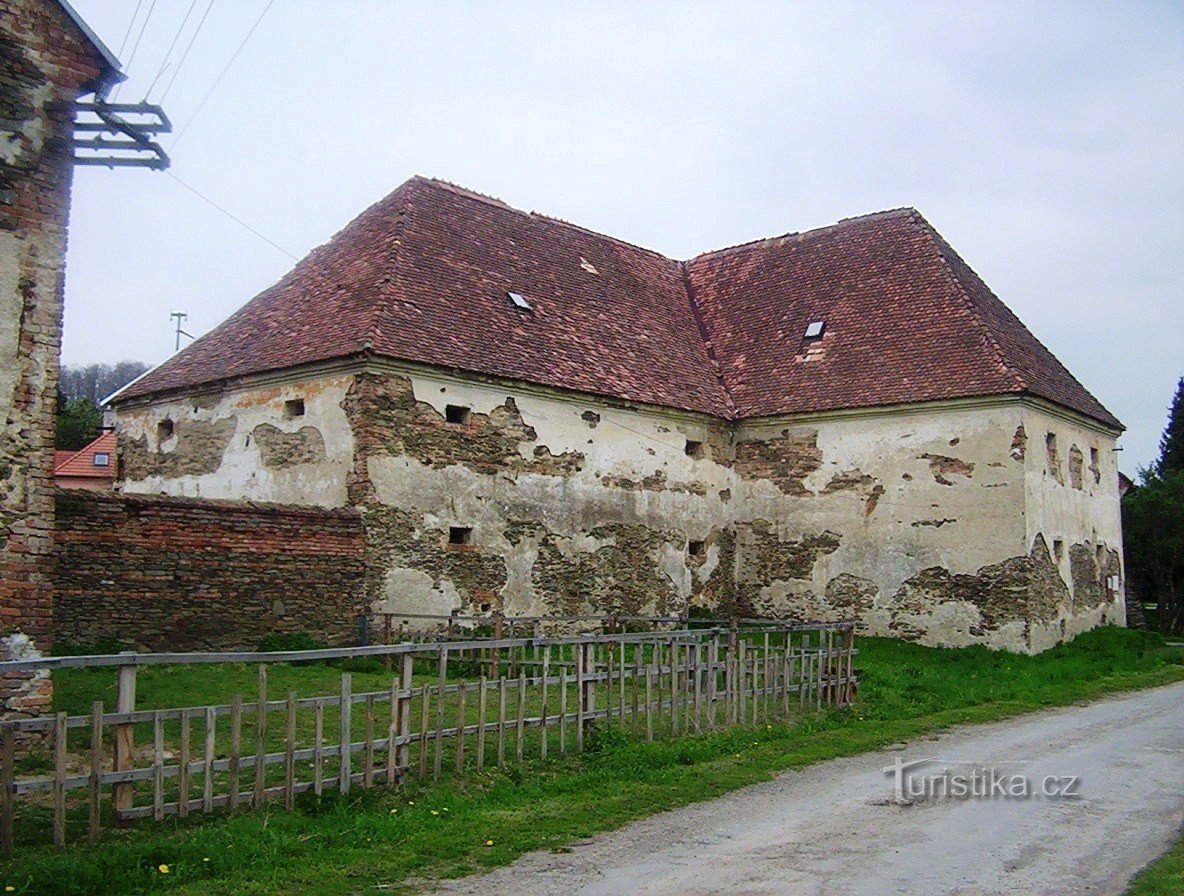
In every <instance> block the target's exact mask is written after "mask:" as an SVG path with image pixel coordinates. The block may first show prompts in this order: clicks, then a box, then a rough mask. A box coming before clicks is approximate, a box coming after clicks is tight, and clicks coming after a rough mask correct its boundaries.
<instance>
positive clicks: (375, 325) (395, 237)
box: [362, 175, 424, 352]
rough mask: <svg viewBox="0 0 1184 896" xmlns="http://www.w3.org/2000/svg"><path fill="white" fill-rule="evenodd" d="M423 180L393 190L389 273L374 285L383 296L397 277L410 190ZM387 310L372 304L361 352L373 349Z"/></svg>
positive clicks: (413, 179)
mask: <svg viewBox="0 0 1184 896" xmlns="http://www.w3.org/2000/svg"><path fill="white" fill-rule="evenodd" d="M423 181H424V178H422V177H420V176H419V175H416V176H415V177H412V178H410V179H409V180H407V181H405V182H403V183H402V184H400V185H399V186H398V187H396V188H395V192H396V193H398V194H399V200H398V207H397V210H396V212H395V224H394V227H392V228H391V235H390V241H389V243H388V245H389V246H390V247H391V251H390V256H389V257H388V259H387V264H386V269H387V271H388V272H389V273H388V274H387V276H386V277H385V278H384V279H382V280H380V281H379V282H378V283H377V284H375V286H376V288H377V290H378V292H379V293H380V294H383V293H385V292H386V291H387V287H388V285H389V284H390V282H391V280H392V278H394V277H398V276H399V265H398V263H397V262H398V257H399V248H400V247H401V246H402V245H403V228H404V226H405V224H406V222H407V218H408V216H409V212H408V205H409V203H410V200H411V194H412V188H413V187H414V186H415V185H416V184H419V183H422V182H423ZM388 308H389V303H387V302H375V303H374V316H373V317H372V318H371V319H370V326H369V327H367V328H366V335H365V337H364V338H363V340H362V351H363V352H369V351H372V350H373V348H374V342H375V340H376V339H377V338H378V333H379V323H380V321H381V319H382V317H383V313H384V312H385V311H387V310H388Z"/></svg>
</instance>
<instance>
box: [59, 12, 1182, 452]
mask: <svg viewBox="0 0 1184 896" xmlns="http://www.w3.org/2000/svg"><path fill="white" fill-rule="evenodd" d="M207 2H208V0H196V6H195V9H194V13H193V16H192V17H191V19H190V23H189V25H188V26H187V29H186V32H185V33H184V34H183V36H182V39H181V41H180V42H179V43H178V49H177V50H175V51H174V54H173V60H172V66H170V68H168V69H166V70H165V72H164V74H163V76H162V77H161V79H160V82H159V83H158V85H157V87H156V88H155V89H154V90H153V92H152V93H151V98H152V99H156V98H158V97H159V95H160V93H161V91H162V89H163V86H164V84H165V83H167V81H168V80H169V78H170V77H172V75H173V73H174V68H173V67H174V66H175V65H176V62H177V60H178V58H179V55H180V49H181V48H182V47H183V46H184V44H185V41H186V40H187V38H188V34H189V32H190V30H191V29H192V28H193V26H194V24H195V23H196V20H197V18H198V17H199V16H200V15H201V13H202V12H203V11H204V10H205V8H206V4H207ZM266 5H267V0H215V2H214V5H213V8H212V11H211V12H210V14H209V17H208V19H207V20H206V22H205V25H204V28H203V30H202V31H201V33H200V34H199V36H198V38H197V40H196V42H195V44H194V46H193V50H192V52H191V53H190V55H189V58H188V60H187V61H186V62H185V64H184V67H183V68H182V69H181V70H180V71H179V73H178V74H177V80H176V82H175V84H174V86H173V88H172V90H171V92H170V93H169V95H168V97H167V99H166V102H165V107H166V109H167V111H168V113H169V115H170V116H171V117H172V119H173V121H174V123H175V124H176V125H177V127H178V129H182V128H187V130H185V132H184V136H183V138H181V139H180V140H178V137H177V135H176V134H174V135H172V136H168V137H165V138H164V140H163V142H164V145H165V147H166V148H168V149H169V150H170V153H171V155H172V156H173V169H172V173H174V174H175V175H176V176H177V177H178V178H180V179H181V180H183V181H184V182H185V183H188V184H190V185H191V186H192V187H194V188H195V189H196V190H198V191H199V192H201V193H202V194H204V195H206V196H208V197H209V198H210V199H212V200H214V201H215V202H217V203H218V204H220V205H221V206H223V207H224V208H226V209H227V210H229V211H230V212H232V213H233V214H235V215H237V216H238V217H239V218H241V219H243V220H244V221H246V222H248V223H249V224H250V225H251V226H252V227H254V228H255V229H257V230H258V231H260V232H261V233H263V234H265V235H266V236H267V237H268V238H269V239H270V240H273V241H274V242H276V243H278V244H279V245H280V246H282V247H284V248H285V249H286V250H287V251H288V252H290V253H292V254H293V255H295V256H298V257H299V256H303V255H304V254H305V253H306V252H308V250H309V249H311V248H312V247H313V246H315V245H318V244H319V243H322V242H324V241H325V240H326V239H328V238H329V237H330V236H331V235H332V234H333V233H334V232H336V231H337V230H338V229H339V228H340V227H341V226H342V225H344V224H345V223H346V222H347V221H349V220H350V219H351V218H352V217H353V216H354V215H356V214H357V213H358V212H360V211H361V210H362V209H363V208H365V207H366V206H367V205H369V204H370V203H372V202H374V201H375V200H377V199H379V198H380V197H381V196H383V195H385V194H386V193H388V192H389V191H390V190H392V189H393V188H394V187H395V186H397V185H398V184H399V183H401V182H402V181H403V180H405V179H406V178H407V177H409V176H411V175H412V174H415V173H419V174H425V175H431V176H436V177H442V178H445V179H447V180H452V181H455V182H457V183H460V184H463V185H464V186H467V187H470V188H472V189H475V190H479V191H481V192H484V193H491V194H493V195H496V196H499V197H500V198H502V199H504V200H506V201H507V202H509V203H511V204H512V205H516V206H519V207H524V208H533V209H537V210H539V211H543V212H546V213H548V214H552V215H556V216H558V217H562V218H566V219H568V220H571V221H574V222H576V223H578V224H581V225H583V226H585V227H589V228H592V229H595V230H600V231H603V232H605V233H609V234H612V235H614V236H617V237H620V238H623V239H627V240H630V241H632V242H635V243H639V244H641V245H645V246H650V247H652V248H654V249H657V250H659V251H661V252H664V253H666V254H668V255H671V256H673V257H677V258H685V257H688V256H690V255H693V254H695V253H697V252H700V251H703V250H706V249H711V248H718V247H721V246H725V245H730V244H733V243H738V242H743V241H746V240H749V239H753V238H756V237H761V236H768V235H772V234H778V233H785V232H788V231H796V230H805V229H808V228H810V227H815V226H819V225H823V224H827V223H831V222H833V221H835V220H837V219H839V218H842V217H847V216H851V215H856V214H862V213H865V212H870V211H875V210H878V209H884V208H891V207H896V206H902V205H911V206H915V207H916V208H918V209H920V211H921V212H922V213H923V214H925V215H926V217H928V218H929V220H930V221H931V222H932V223H933V224H934V225H935V226H936V227H937V228H938V230H940V231H941V232H942V234H943V235H944V236H945V237H946V238H947V239H948V240H949V241H950V243H951V244H952V245H953V246H954V248H955V249H957V250H958V252H959V253H961V254H962V256H963V257H964V258H966V260H967V261H968V262H969V263H970V264H971V265H972V266H973V267H974V268H975V270H976V271H978V273H979V274H980V275H982V276H983V278H984V279H985V280H986V281H987V283H988V284H990V285H991V287H992V288H993V289H994V290H995V292H996V293H998V294H999V296H1000V297H1001V298H1002V299H1003V300H1004V301H1005V302H1006V303H1007V304H1008V305H1009V306H1010V307H1011V308H1012V309H1013V310H1014V311H1015V312H1016V313H1017V314H1018V315H1019V316H1020V317H1021V318H1022V319H1023V321H1024V322H1025V323H1026V324H1027V325H1028V326H1029V327H1030V328H1031V329H1032V330H1033V332H1035V334H1036V335H1037V336H1038V337H1039V338H1040V339H1041V340H1042V341H1043V342H1044V343H1045V344H1046V345H1048V346H1049V347H1050V348H1051V349H1052V350H1053V352H1054V353H1055V354H1056V355H1057V356H1058V357H1059V358H1060V359H1061V360H1062V361H1063V362H1064V363H1065V364H1066V365H1067V366H1068V367H1069V369H1070V370H1071V371H1072V372H1073V373H1074V374H1075V375H1076V376H1077V377H1078V379H1080V380H1081V381H1082V382H1083V383H1084V384H1085V385H1086V387H1087V388H1089V389H1090V391H1092V392H1093V393H1094V394H1095V395H1097V396H1098V398H1100V399H1101V401H1102V402H1103V403H1104V404H1105V405H1106V406H1107V407H1109V408H1110V410H1112V411H1113V412H1114V413H1115V414H1117V415H1118V417H1119V418H1120V419H1121V420H1123V422H1124V423H1126V425H1127V426H1128V427H1129V432H1128V433H1127V434H1126V436H1125V437H1124V438H1123V441H1122V444H1123V445H1124V446H1125V449H1126V453H1125V454H1124V456H1123V458H1122V461H1121V466H1122V467H1123V469H1124V470H1126V471H1128V472H1129V473H1131V474H1132V475H1133V474H1134V472H1135V467H1136V466H1137V465H1143V464H1146V463H1148V462H1149V461H1150V460H1152V459H1153V458H1154V456H1155V454H1156V450H1157V448H1156V444H1157V441H1158V438H1159V434H1160V431H1161V430H1162V428H1163V425H1164V422H1165V418H1166V408H1167V404H1168V402H1169V400H1170V398H1171V395H1172V391H1173V389H1174V387H1175V382H1176V378H1177V377H1178V376H1180V375H1181V373H1184V265H1182V259H1184V4H1181V3H1178V2H1173V3H1168V2H1163V3H1121V4H1119V3H1082V2H1072V3H1068V2H1067V3H1055V4H1041V3H1034V2H1030V0H1026V2H1021V3H1014V4H1013V3H985V2H984V3H977V4H971V3H873V2H865V3H832V2H828V3H784V4H773V3H770V4H761V3H749V4H745V3H735V2H732V3H726V4H725V3H715V4H677V5H675V4H657V3H654V4H642V3H636V2H635V3H609V2H603V0H597V2H595V3H582V4H575V3H563V2H537V3H508V4H506V3H498V4H493V3H482V4H478V3H471V4H462V3H455V4H450V3H439V2H432V3H421V4H410V3H396V2H382V0H371V2H363V0H334V2H329V0H321V2H314V0H275V2H274V4H273V5H272V7H271V8H270V9H269V10H268V12H267V14H266V16H265V17H264V18H263V20H262V22H261V23H260V24H259V27H258V29H257V30H256V32H255V33H254V35H253V36H252V37H251V40H250V41H249V42H248V43H247V45H246V47H245V49H244V50H243V51H242V53H241V55H240V56H239V57H238V59H237V60H236V62H235V63H234V65H233V66H232V67H231V68H230V69H229V71H228V72H227V73H226V75H225V77H224V79H223V80H222V82H221V83H220V84H219V86H218V87H217V89H216V90H215V91H214V92H213V94H212V95H210V97H209V100H208V102H206V104H205V106H204V107H203V108H202V109H201V111H200V113H199V114H198V115H197V117H196V118H193V116H194V113H195V110H196V109H197V107H198V105H199V103H200V101H201V99H202V97H203V96H204V95H205V94H206V93H207V91H208V90H209V88H210V86H211V84H212V83H213V82H214V80H215V78H216V77H217V76H218V73H219V72H220V71H222V69H223V67H224V66H225V64H226V62H227V60H228V59H229V58H230V56H231V54H232V53H233V52H234V49H235V48H236V47H237V46H238V45H239V43H240V41H241V40H242V39H243V37H244V36H245V35H246V33H247V31H248V30H249V29H250V27H251V25H252V23H253V22H255V20H256V19H257V18H258V16H259V14H260V12H261V11H262V10H263V9H264V7H265V6H266ZM74 6H75V7H76V8H77V9H78V10H79V12H80V13H81V14H82V15H83V17H84V18H86V20H87V21H88V22H89V23H90V24H91V26H92V27H93V28H94V30H95V31H96V32H97V33H98V35H99V36H100V37H101V38H103V40H104V41H105V42H106V43H107V44H108V45H109V46H110V47H111V48H112V50H116V51H117V50H118V49H119V45H120V42H121V40H122V39H123V36H124V34H125V33H126V32H127V30H128V24H129V22H130V21H131V19H132V13H133V10H134V9H135V7H136V2H135V0H74ZM148 6H149V3H148V2H145V3H144V4H143V8H142V9H141V11H140V20H139V21H142V19H143V15H144V10H145V9H147V7H148ZM189 6H190V0H157V3H156V6H155V10H154V12H153V14H152V18H151V20H150V21H149V22H148V25H147V28H146V29H145V31H144V35H143V39H142V41H141V42H140V46H139V48H138V50H137V51H136V55H135V57H134V59H132V60H131V62H130V65H129V64H127V61H128V59H129V56H130V54H131V47H132V45H133V44H134V43H135V41H136V38H137V34H138V31H139V27H140V26H139V21H137V24H136V27H135V29H133V30H132V32H131V35H130V38H129V41H128V45H127V47H125V49H124V52H123V54H122V56H121V58H122V59H123V60H124V62H125V68H126V69H127V71H128V73H129V76H130V78H129V81H128V83H127V84H126V85H125V86H124V87H123V89H122V91H121V94H120V97H119V98H120V100H138V99H141V98H142V97H143V96H144V92H145V89H146V88H147V87H148V85H149V83H150V82H151V81H152V79H153V77H154V76H155V75H156V73H157V70H158V69H159V67H160V65H161V61H162V58H163V57H164V54H165V50H166V49H167V47H168V45H169V43H170V42H171V41H172V39H173V37H174V34H175V33H176V31H177V28H178V26H179V25H180V23H181V20H182V17H183V16H184V15H185V13H186V10H187V9H189ZM174 144H176V146H175V149H174V148H172V147H173V145H174ZM291 265H292V259H291V258H289V257H287V256H285V255H284V254H282V253H281V252H279V251H277V250H276V249H274V248H272V247H271V246H269V245H268V244H267V243H265V242H263V241H262V240H260V239H259V238H257V237H256V236H253V235H252V234H251V233H249V232H247V231H246V230H244V229H243V228H242V227H240V226H239V225H238V224H236V223H234V222H233V221H231V220H230V219H229V218H227V217H226V216H225V215H223V214H221V213H220V212H218V211H216V210H215V209H213V208H211V207H210V206H209V205H207V204H205V203H204V202H203V201H202V200H201V199H199V198H197V197H196V196H194V195H193V194H192V193H190V192H188V191H187V190H186V189H185V188H184V187H183V186H182V185H181V184H179V183H178V182H177V181H176V180H173V179H171V178H170V177H169V176H168V175H167V174H159V173H154V172H148V171H139V170H130V171H119V170H117V171H108V170H106V169H102V168H91V169H80V170H79V171H78V173H77V174H76V177H75V190H74V206H73V215H72V221H71V231H70V254H69V259H68V268H67V283H66V328H65V337H64V345H63V360H64V361H65V362H66V363H74V364H78V363H85V362H89V361H115V360H119V359H122V358H135V359H140V360H145V361H149V362H158V361H160V360H163V358H164V357H166V356H167V355H168V354H169V353H170V352H171V349H172V345H173V342H172V334H171V326H172V323H171V321H170V320H169V317H168V314H169V311H171V310H174V309H177V310H184V311H187V312H188V313H189V320H188V322H187V328H188V330H189V332H191V333H194V334H196V335H200V334H201V333H203V332H205V331H206V330H208V329H210V328H211V327H213V326H214V325H216V324H217V323H218V322H220V321H221V320H223V319H224V318H225V317H227V316H228V315H229V314H230V313H231V312H233V311H234V310H235V309H236V308H238V307H239V306H240V305H242V304H243V303H244V302H245V301H246V300H247V299H249V298H250V297H251V296H252V295H254V294H255V293H256V292H258V291H259V290H261V289H263V288H265V287H267V286H268V285H270V284H271V283H272V282H274V281H275V280H277V279H278V278H279V277H280V276H281V275H282V274H283V273H284V272H285V271H287V270H288V269H289V268H290V267H291Z"/></svg>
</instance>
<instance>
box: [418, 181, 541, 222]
mask: <svg viewBox="0 0 1184 896" xmlns="http://www.w3.org/2000/svg"><path fill="white" fill-rule="evenodd" d="M406 183H408V184H411V183H423V184H431V185H432V186H436V187H440V188H441V189H444V190H447V191H448V192H449V193H455V194H456V195H457V196H464V197H465V198H466V199H474V200H476V201H477V202H484V203H485V204H486V205H496V206H497V207H498V208H504V209H509V210H510V211H512V212H521V213H522V214H526V212H523V211H522V209H519V208H514V206H512V205H510V204H509V203H508V202H506V201H505V200H504V199H499V198H498V197H497V196H491V195H490V194H489V193H478V192H477V191H476V190H470V189H469V188H468V187H463V186H461V185H460V184H457V183H453V182H452V181H450V180H444V179H443V178H440V177H427V176H425V175H423V174H416V175H415V176H414V177H412V178H410V179H409V180H407V181H406Z"/></svg>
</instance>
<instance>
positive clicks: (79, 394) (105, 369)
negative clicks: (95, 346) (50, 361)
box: [61, 361, 148, 405]
mask: <svg viewBox="0 0 1184 896" xmlns="http://www.w3.org/2000/svg"><path fill="white" fill-rule="evenodd" d="M147 369H148V365H147V364H145V363H144V362H143V361H120V362H118V363H116V364H86V365H84V366H82V367H71V366H66V367H63V368H62V378H61V390H62V394H63V395H65V396H66V398H68V399H69V398H89V399H90V400H91V402H93V403H94V404H96V405H97V404H98V403H99V402H100V401H102V400H103V399H104V398H106V397H107V396H108V395H110V394H111V393H112V392H114V391H115V390H116V389H120V388H122V387H123V386H126V385H127V384H128V383H130V382H131V381H132V380H134V379H135V378H136V377H138V376H139V375H140V374H141V373H143V372H144V371H145V370H147Z"/></svg>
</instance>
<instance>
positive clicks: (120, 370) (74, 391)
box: [54, 361, 148, 451]
mask: <svg viewBox="0 0 1184 896" xmlns="http://www.w3.org/2000/svg"><path fill="white" fill-rule="evenodd" d="M147 369H148V365H147V364H145V363H144V362H143V361H119V362H118V363H115V364H86V365H84V366H81V367H71V366H69V365H66V366H63V367H62V375H61V379H60V380H59V381H58V396H57V398H58V401H57V433H56V436H55V439H54V446H55V447H56V448H59V449H61V450H63V451H78V450H79V449H81V448H85V447H86V445H87V444H89V443H90V442H92V441H94V439H96V438H97V437H98V435H99V433H100V432H102V427H103V412H102V409H101V408H100V407H99V402H100V401H102V400H103V399H104V398H106V397H107V396H108V395H110V394H111V393H112V392H114V391H116V390H117V389H121V388H123V387H124V386H126V385H127V384H128V383H130V382H131V381H132V380H134V379H135V378H136V377H138V376H139V375H140V374H142V373H143V372H144V371H146V370H147Z"/></svg>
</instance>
